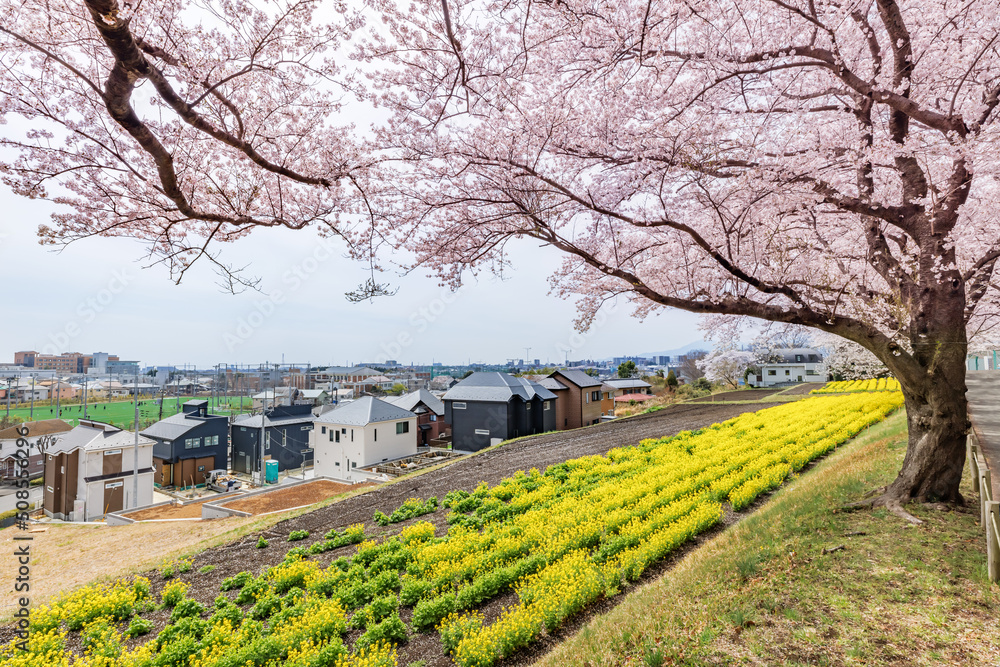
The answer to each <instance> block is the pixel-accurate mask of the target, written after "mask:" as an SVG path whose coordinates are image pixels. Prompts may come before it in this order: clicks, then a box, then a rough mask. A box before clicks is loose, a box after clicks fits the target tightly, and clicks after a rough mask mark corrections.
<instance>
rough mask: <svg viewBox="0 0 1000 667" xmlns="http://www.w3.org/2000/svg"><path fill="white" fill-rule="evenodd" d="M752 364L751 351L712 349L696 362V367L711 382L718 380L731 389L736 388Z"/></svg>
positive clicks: (752, 355) (752, 356)
mask: <svg viewBox="0 0 1000 667" xmlns="http://www.w3.org/2000/svg"><path fill="white" fill-rule="evenodd" d="M753 364H754V354H753V352H747V351H745V350H713V351H712V353H711V354H709V355H708V356H707V357H705V358H704V359H702V360H701V361H699V362H698V368H700V369H701V370H702V371H703V372H704V373H705V377H706V378H707V379H708V380H710V381H712V382H720V383H722V384H724V385H726V386H728V387H731V388H733V389H738V388H739V386H740V380H742V379H743V377H744V376H745V375H746V372H747V369H749V368H750V367H751V366H753Z"/></svg>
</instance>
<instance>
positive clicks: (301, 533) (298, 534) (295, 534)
mask: <svg viewBox="0 0 1000 667" xmlns="http://www.w3.org/2000/svg"><path fill="white" fill-rule="evenodd" d="M307 537H309V531H308V530H293V531H292V532H290V533H288V541H289V542H298V541H299V540H304V539H306V538H307Z"/></svg>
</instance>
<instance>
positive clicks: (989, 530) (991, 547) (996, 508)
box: [986, 500, 1000, 583]
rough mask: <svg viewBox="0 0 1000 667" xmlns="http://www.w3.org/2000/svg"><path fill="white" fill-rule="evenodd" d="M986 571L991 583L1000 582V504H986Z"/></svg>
mask: <svg viewBox="0 0 1000 667" xmlns="http://www.w3.org/2000/svg"><path fill="white" fill-rule="evenodd" d="M986 511H987V518H988V520H987V521H986V569H987V571H988V572H989V576H990V581H992V582H994V583H996V582H1000V502H997V501H995V500H990V501H988V502H987V503H986Z"/></svg>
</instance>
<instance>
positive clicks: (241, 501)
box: [220, 479, 366, 514]
mask: <svg viewBox="0 0 1000 667" xmlns="http://www.w3.org/2000/svg"><path fill="white" fill-rule="evenodd" d="M362 486H366V485H365V484H338V483H337V482H331V481H330V480H327V479H318V480H316V481H313V482H306V483H305V484H296V485H295V486H292V487H289V488H287V489H274V490H273V491H268V492H267V493H262V494H260V495H259V496H251V497H249V498H237V499H236V500H232V501H230V502H228V503H220V504H221V505H222V506H223V507H225V508H226V509H231V510H239V511H240V512H247V513H249V514H267V513H268V512H277V511H280V510H290V509H292V508H293V507H303V506H305V505H312V504H313V503H318V502H320V501H321V500H326V499H327V498H329V497H330V496H337V495H340V494H341V493H346V492H348V491H354V490H356V489H360V488H361V487H362Z"/></svg>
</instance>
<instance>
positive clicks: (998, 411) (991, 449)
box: [965, 371, 1000, 499]
mask: <svg viewBox="0 0 1000 667" xmlns="http://www.w3.org/2000/svg"><path fill="white" fill-rule="evenodd" d="M965 384H966V386H967V387H968V388H969V391H968V393H967V394H966V397H967V398H968V399H969V417H970V419H971V420H972V428H973V429H975V431H976V435H978V436H979V445H980V447H981V448H982V451H983V456H985V457H986V465H988V466H989V468H990V473H991V474H992V475H991V476H992V482H993V498H994V499H997V498H1000V371H969V372H968V374H967V375H966V378H965Z"/></svg>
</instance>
